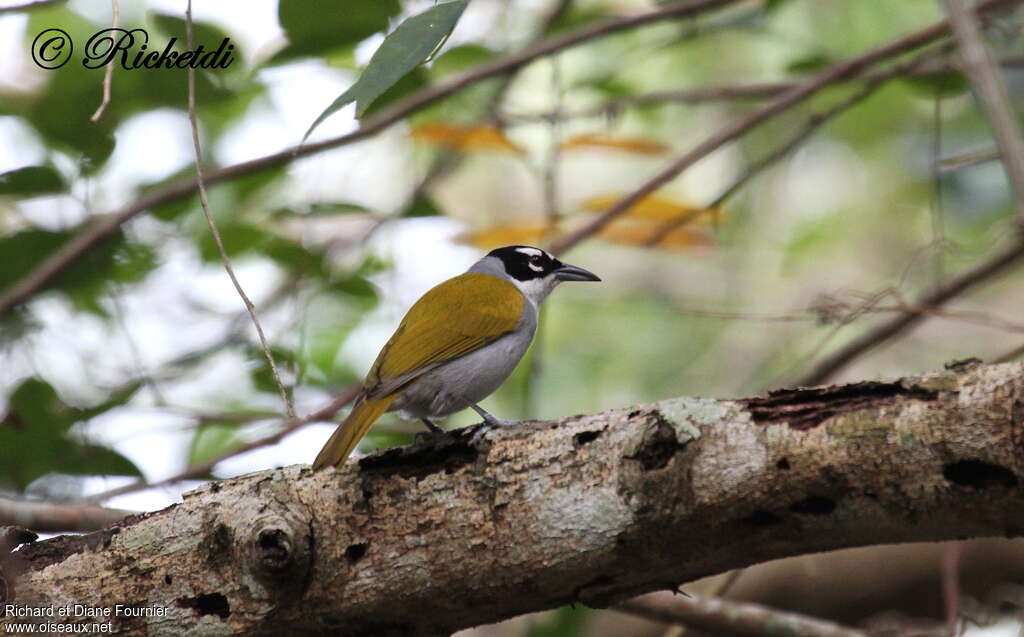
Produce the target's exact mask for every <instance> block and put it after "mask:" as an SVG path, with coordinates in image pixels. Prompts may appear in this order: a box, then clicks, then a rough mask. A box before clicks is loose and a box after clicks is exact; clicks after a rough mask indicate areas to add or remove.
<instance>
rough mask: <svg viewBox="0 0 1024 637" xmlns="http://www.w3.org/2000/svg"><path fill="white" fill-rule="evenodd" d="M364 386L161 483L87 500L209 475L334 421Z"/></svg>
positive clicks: (92, 499)
mask: <svg viewBox="0 0 1024 637" xmlns="http://www.w3.org/2000/svg"><path fill="white" fill-rule="evenodd" d="M360 389H361V385H360V384H356V385H352V386H350V387H348V388H346V389H345V390H343V391H341V392H340V393H339V394H338V395H337V396H336V397H335V398H334V399H333V400H331V402H329V403H327V404H326V405H324V406H323V407H321V408H320V409H318V410H316V411H314V412H312V413H310V414H308V415H306V416H302V417H295V418H291V419H289V420H286V421H285V422H283V423H281V426H280V427H279V428H278V430H277V431H276V432H274V433H272V434H270V435H267V436H264V437H262V438H257V439H256V440H252V441H250V442H247V443H245V444H243V445H240V446H238V447H236V448H234V449H231V450H229V451H225V452H224V453H222V454H220V455H219V456H217V457H215V458H211V459H210V460H207V461H206V462H203V463H200V464H197V465H193V466H191V467H189V468H187V469H185V470H184V471H182V472H180V473H177V474H175V475H173V476H170V477H168V478H164V479H163V480H158V481H157V482H146V481H145V480H138V481H136V482H132V483H131V484H126V485H124V486H123V487H117V488H114V489H110V490H108V491H104V492H102V493H97V494H95V495H92V496H89V497H88V498H87V501H88V502H102V501H104V500H109V499H110V498H113V497H115V496H119V495H124V494H126V493H134V492H136V491H142V490H144V489H155V488H158V487H162V486H166V485H169V484H174V483H176V482H181V481H183V480H196V479H201V478H205V477H207V476H209V475H210V472H211V471H213V469H214V467H216V466H217V465H218V464H219V463H221V462H223V461H225V460H227V459H228V458H234V457H235V456H240V455H242V454H243V453H248V452H250V451H253V450H254V449H260V448H262V447H268V446H270V445H275V444H277V443H279V442H281V440H283V439H284V438H285V436H287V435H288V434H290V433H292V432H293V431H295V430H296V429H299V428H300V427H304V426H305V425H308V424H309V423H312V422H322V421H326V420H330V419H331V418H332V417H333V416H334V414H336V413H337V412H338V410H340V409H341V408H342V407H344V406H345V405H347V404H348V403H350V402H352V400H353V399H354V398H355V397H356V394H358V393H359V390H360Z"/></svg>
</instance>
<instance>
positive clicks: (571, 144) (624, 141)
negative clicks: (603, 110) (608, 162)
mask: <svg viewBox="0 0 1024 637" xmlns="http://www.w3.org/2000/svg"><path fill="white" fill-rule="evenodd" d="M561 148H562V150H572V149H574V148H609V149H612V150H624V151H627V152H630V153H640V154H641V155H660V154H661V153H663V152H665V151H666V150H668V146H666V145H665V144H662V143H661V142H653V141H651V140H649V139H642V138H639V137H619V138H614V137H605V136H603V135H595V134H592V133H591V134H587V135H579V136H577V137H573V138H572V139H568V140H566V141H565V142H563V143H562V145H561Z"/></svg>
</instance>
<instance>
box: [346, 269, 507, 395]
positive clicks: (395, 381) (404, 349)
mask: <svg viewBox="0 0 1024 637" xmlns="http://www.w3.org/2000/svg"><path fill="white" fill-rule="evenodd" d="M525 303H526V299H525V297H524V296H523V295H522V293H521V292H520V291H519V289H518V288H516V286H515V285H513V284H512V283H509V282H508V281H505V280H504V279H500V278H498V277H496V276H492V275H490V274H482V273H477V272H468V273H466V274H461V275H459V276H457V277H455V278H452V279H449V280H447V281H445V282H444V283H441V284H440V285H437V286H436V287H434V288H433V289H431V290H430V291H429V292H427V293H426V294H424V295H423V296H422V297H421V298H420V300H418V301H416V303H415V304H414V305H413V306H412V307H411V308H410V309H409V312H408V313H407V314H406V315H405V318H403V319H402V322H401V323H400V324H399V326H398V329H397V330H395V333H394V334H393V335H392V336H391V339H390V340H388V342H387V344H386V345H384V348H383V349H382V350H381V351H380V354H378V355H377V360H376V361H375V362H374V363H373V367H371V368H370V373H369V374H367V376H366V383H365V391H366V394H367V395H368V396H371V397H374V398H378V397H381V396H386V395H388V394H391V393H394V392H396V391H398V390H399V389H401V387H402V386H404V385H405V384H406V383H408V382H409V381H411V380H413V379H414V378H416V377H417V376H419V375H420V374H422V373H424V372H426V371H428V370H430V369H433V368H434V367H437V366H438V364H440V363H443V362H444V361H447V360H451V359H453V358H458V357H459V356H463V355H465V354H468V353H470V352H473V351H475V350H477V349H479V348H481V347H483V346H484V345H487V344H488V343H491V342H493V341H495V340H497V339H498V338H500V337H501V336H503V335H505V334H507V333H509V332H511V331H512V330H514V329H515V327H516V324H517V323H518V322H519V318H520V316H522V313H523V305H524V304H525Z"/></svg>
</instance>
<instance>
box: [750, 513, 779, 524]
mask: <svg viewBox="0 0 1024 637" xmlns="http://www.w3.org/2000/svg"><path fill="white" fill-rule="evenodd" d="M740 522H741V523H742V524H747V525H749V526H772V525H775V524H782V518H780V517H779V516H777V515H775V514H774V513H772V512H771V511H754V512H753V513H751V514H750V515H748V516H747V517H745V518H743V519H742V520H740Z"/></svg>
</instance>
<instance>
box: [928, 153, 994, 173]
mask: <svg viewBox="0 0 1024 637" xmlns="http://www.w3.org/2000/svg"><path fill="white" fill-rule="evenodd" d="M999 156H1000V155H999V149H998V148H985V149H982V150H971V151H967V152H964V153H958V154H956V155H950V156H949V157H943V158H942V159H940V160H939V161H938V162H936V165H937V168H938V170H939V174H945V173H951V172H954V171H957V170H960V169H962V168H969V167H971V166H977V165H978V164H984V163H986V162H990V161H996V160H998V159H999Z"/></svg>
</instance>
